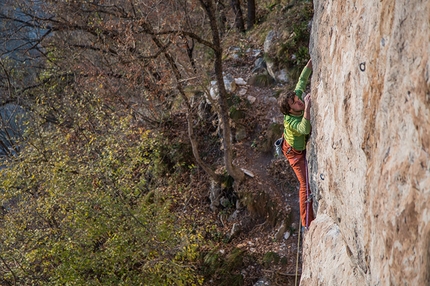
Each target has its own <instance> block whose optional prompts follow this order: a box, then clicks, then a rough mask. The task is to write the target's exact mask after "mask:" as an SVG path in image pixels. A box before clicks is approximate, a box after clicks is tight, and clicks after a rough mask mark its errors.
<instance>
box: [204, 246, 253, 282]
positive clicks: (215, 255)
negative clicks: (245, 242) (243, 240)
mask: <svg viewBox="0 0 430 286" xmlns="http://www.w3.org/2000/svg"><path fill="white" fill-rule="evenodd" d="M244 258H245V252H244V251H243V250H241V249H239V248H234V249H233V250H232V251H231V252H229V253H228V254H226V255H223V254H221V252H220V250H219V249H218V248H214V249H213V250H212V251H209V252H207V253H204V254H203V255H202V260H203V263H202V270H201V271H202V273H203V275H204V276H205V277H208V278H209V277H210V278H211V279H212V280H213V281H214V283H215V285H220V286H239V285H243V284H244V281H243V277H242V275H241V274H240V272H239V270H240V269H241V266H242V265H243V261H244Z"/></svg>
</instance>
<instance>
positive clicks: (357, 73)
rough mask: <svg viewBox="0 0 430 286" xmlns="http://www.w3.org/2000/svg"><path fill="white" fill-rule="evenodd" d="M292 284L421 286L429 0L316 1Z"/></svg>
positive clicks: (426, 241) (425, 261) (429, 262)
mask: <svg viewBox="0 0 430 286" xmlns="http://www.w3.org/2000/svg"><path fill="white" fill-rule="evenodd" d="M314 12H315V14H314V19H313V25H312V39H311V49H310V51H311V54H312V58H313V65H314V73H313V77H312V100H313V110H312V112H313V118H312V123H313V139H312V143H311V146H310V151H311V152H309V153H310V155H309V162H310V165H311V166H310V168H311V173H312V176H311V179H312V189H313V191H314V193H315V196H316V198H317V201H318V204H316V205H315V207H316V208H318V215H317V218H316V220H315V221H314V222H313V223H312V225H311V227H310V230H309V232H308V233H307V234H306V236H305V240H304V243H305V244H304V250H303V252H304V264H303V275H302V279H301V285H429V283H430V273H429V271H428V269H429V267H430V251H429V249H430V238H429V237H430V224H429V221H430V212H429V208H428V206H429V202H430V165H429V162H430V132H429V124H430V114H429V111H430V63H429V54H430V45H429V42H430V20H429V19H430V18H429V15H430V2H429V1H426V0H415V1H405V0H399V1H374V0H369V1H359V0H357V1H352V0H351V1H319V0H315V1H314Z"/></svg>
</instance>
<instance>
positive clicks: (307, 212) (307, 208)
mask: <svg viewBox="0 0 430 286" xmlns="http://www.w3.org/2000/svg"><path fill="white" fill-rule="evenodd" d="M305 172H306V225H305V227H306V230H307V229H308V227H309V210H310V209H309V207H310V199H311V198H310V196H309V176H308V160H306V155H305Z"/></svg>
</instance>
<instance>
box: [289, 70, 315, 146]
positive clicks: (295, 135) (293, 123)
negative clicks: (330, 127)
mask: <svg viewBox="0 0 430 286" xmlns="http://www.w3.org/2000/svg"><path fill="white" fill-rule="evenodd" d="M311 72H312V70H311V69H310V68H308V67H305V68H304V69H303V71H302V73H301V74H300V78H299V81H298V82H297V85H296V88H295V90H294V91H295V92H296V94H297V96H298V97H299V98H300V100H303V98H302V95H303V92H304V90H305V88H306V85H307V83H308V79H309V76H310V74H311ZM303 113H304V112H302V114H301V115H298V116H294V115H285V116H284V139H285V140H287V142H288V144H290V146H291V147H293V148H294V149H296V150H298V151H301V150H304V149H306V135H308V134H309V133H310V132H311V122H310V121H309V120H308V119H306V118H304V117H303Z"/></svg>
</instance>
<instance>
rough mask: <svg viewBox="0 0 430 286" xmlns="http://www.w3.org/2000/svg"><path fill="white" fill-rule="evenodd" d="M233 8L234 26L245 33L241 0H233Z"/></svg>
mask: <svg viewBox="0 0 430 286" xmlns="http://www.w3.org/2000/svg"><path fill="white" fill-rule="evenodd" d="M231 7H232V8H233V12H234V25H235V26H236V29H237V30H239V31H240V32H242V33H243V32H245V24H244V22H243V14H242V9H241V8H240V0H231Z"/></svg>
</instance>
